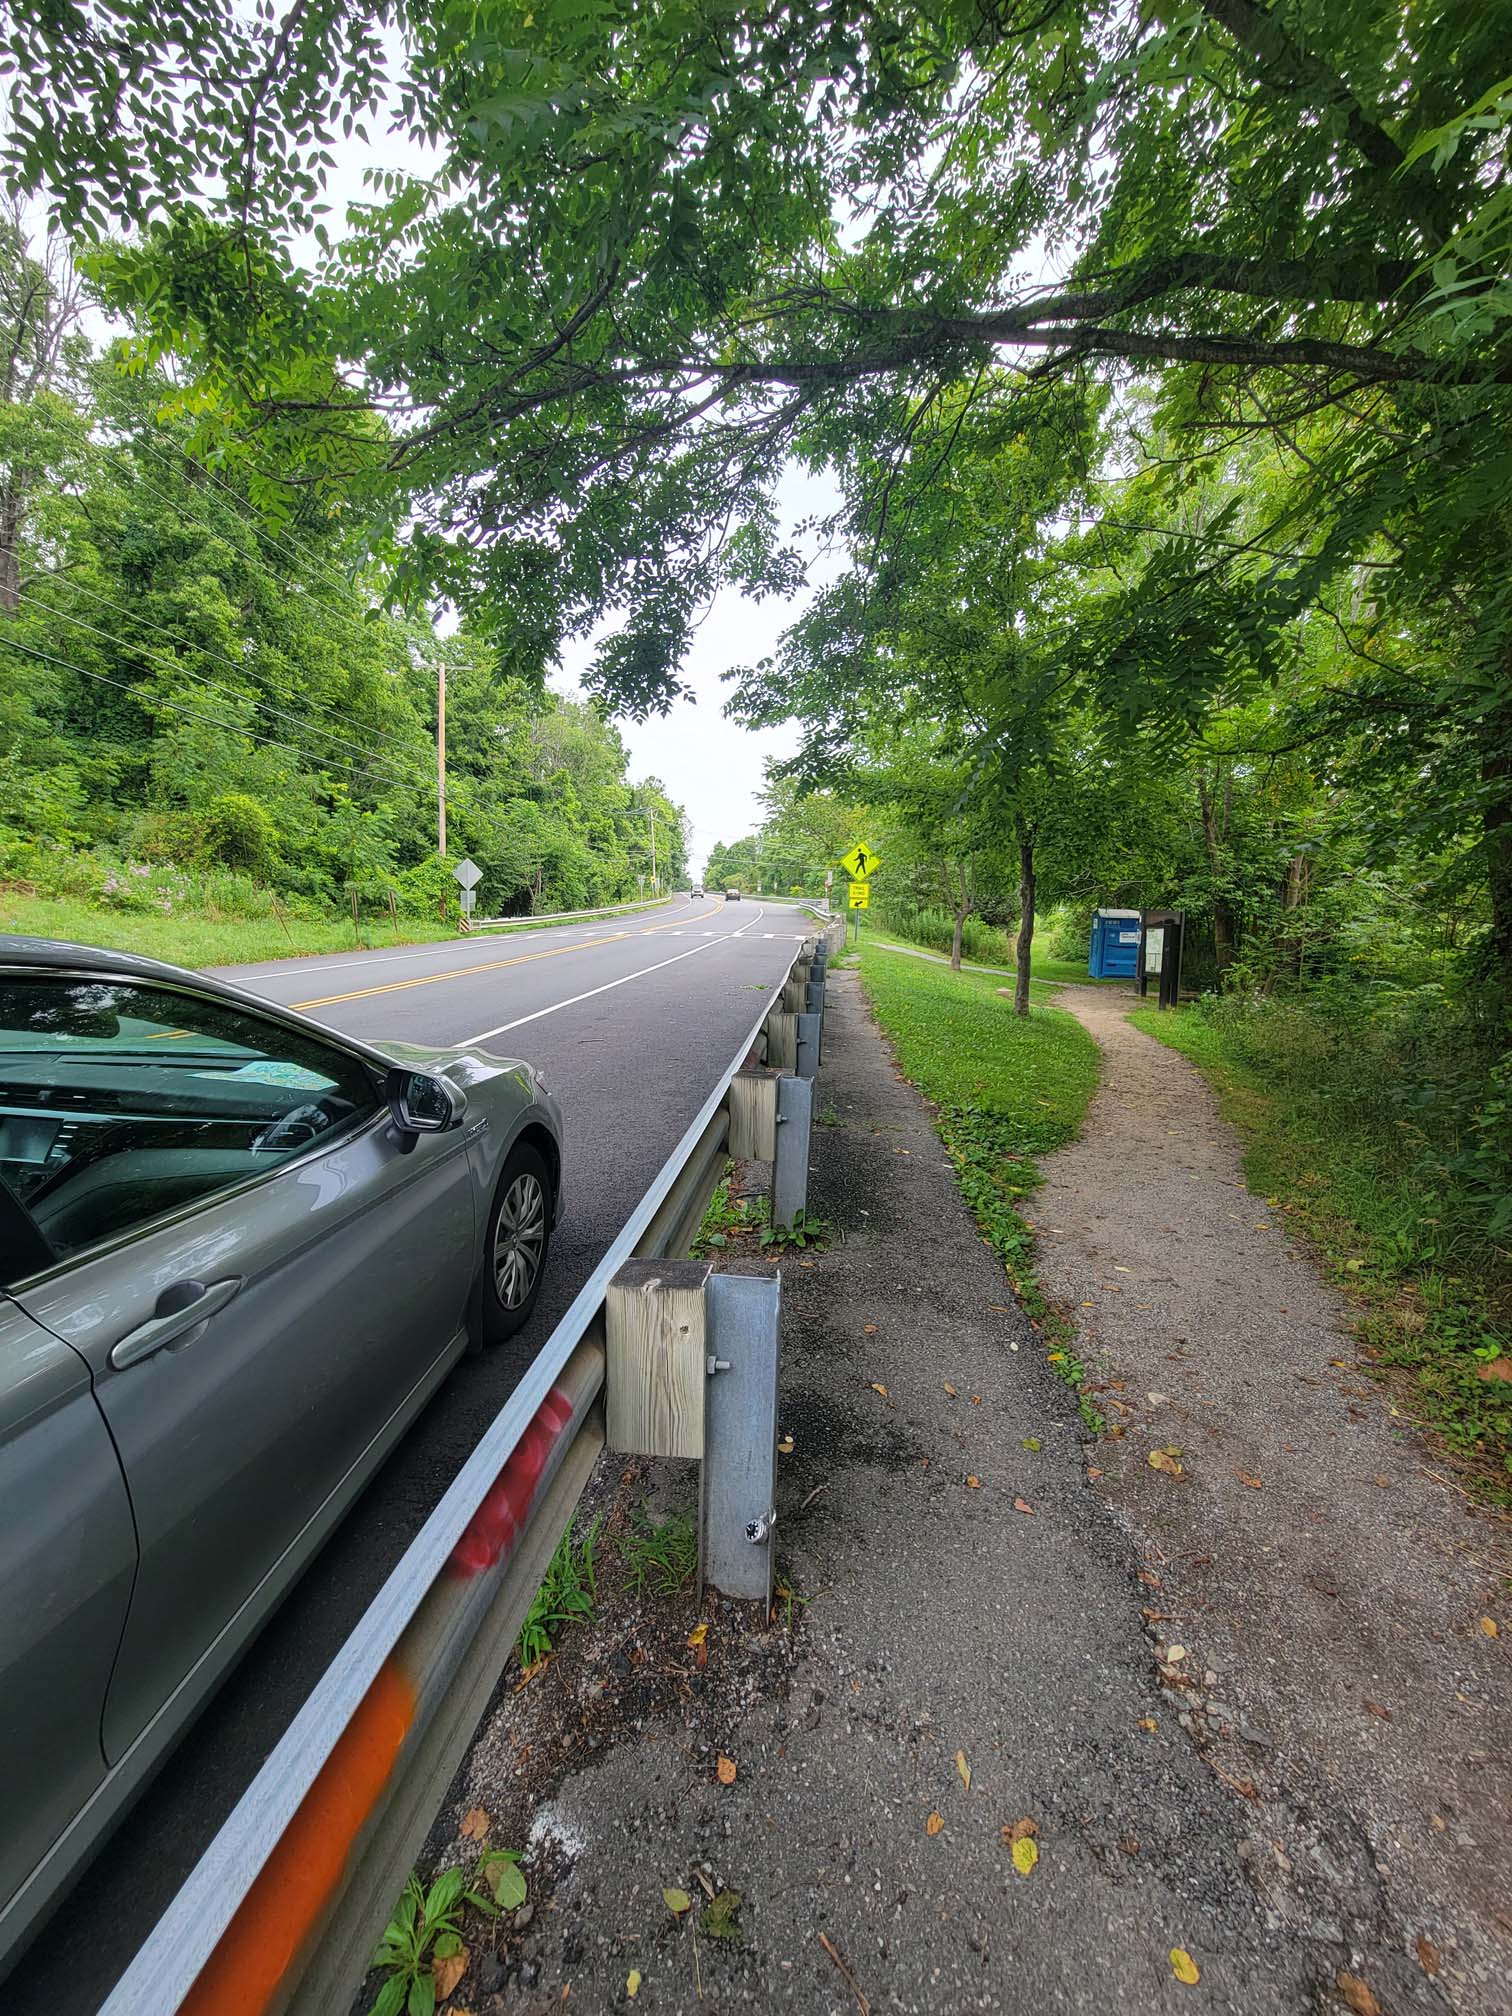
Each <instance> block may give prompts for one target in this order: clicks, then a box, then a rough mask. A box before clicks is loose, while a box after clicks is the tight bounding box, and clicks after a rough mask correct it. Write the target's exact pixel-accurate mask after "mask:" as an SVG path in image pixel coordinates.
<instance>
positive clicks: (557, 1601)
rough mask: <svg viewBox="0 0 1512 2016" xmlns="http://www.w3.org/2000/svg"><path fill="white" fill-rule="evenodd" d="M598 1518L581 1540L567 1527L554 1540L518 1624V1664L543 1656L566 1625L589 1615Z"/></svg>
mask: <svg viewBox="0 0 1512 2016" xmlns="http://www.w3.org/2000/svg"><path fill="white" fill-rule="evenodd" d="M603 1523H604V1522H603V1520H602V1519H595V1520H594V1522H593V1524H592V1525H591V1526H590V1527H589V1528H588V1531H587V1532H586V1533H585V1534H584V1535H583V1537H582V1538H581V1539H579V1538H578V1537H577V1533H576V1530H575V1528H574V1527H572V1526H569V1527H568V1528H567V1531H566V1532H565V1533H564V1534H563V1535H562V1537H561V1539H560V1541H559V1542H558V1543H557V1550H556V1552H555V1554H553V1555H552V1557H551V1566H550V1567H549V1568H548V1569H547V1570H546V1574H545V1578H544V1579H543V1581H542V1583H541V1586H540V1588H539V1589H537V1591H536V1593H535V1595H534V1596H533V1597H532V1598H531V1602H530V1608H529V1610H528V1611H527V1612H526V1614H525V1622H524V1623H523V1624H522V1625H521V1626H520V1643H519V1657H520V1664H521V1665H522V1666H533V1665H534V1664H535V1663H536V1661H537V1660H538V1659H544V1658H545V1657H546V1654H547V1653H548V1652H549V1651H550V1650H551V1648H552V1646H553V1645H555V1643H556V1641H557V1639H558V1638H559V1637H560V1636H561V1635H562V1633H563V1631H565V1630H566V1629H567V1626H568V1625H569V1624H581V1623H583V1622H585V1621H586V1620H587V1619H588V1618H589V1617H591V1616H592V1615H593V1604H594V1598H595V1597H596V1596H597V1594H598V1575H597V1570H596V1567H595V1564H594V1550H595V1548H596V1547H597V1545H598V1536H599V1528H600V1527H601V1526H602V1525H603Z"/></svg>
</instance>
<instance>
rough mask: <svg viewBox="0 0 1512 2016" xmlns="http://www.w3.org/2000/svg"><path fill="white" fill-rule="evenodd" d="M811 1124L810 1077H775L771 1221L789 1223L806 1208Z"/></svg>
mask: <svg viewBox="0 0 1512 2016" xmlns="http://www.w3.org/2000/svg"><path fill="white" fill-rule="evenodd" d="M813 1125H814V1081H813V1079H812V1078H789V1077H787V1076H783V1077H781V1078H779V1079H778V1080H777V1127H776V1134H777V1140H776V1152H775V1153H774V1155H773V1156H772V1223H773V1224H774V1225H788V1226H790V1225H791V1224H792V1223H793V1220H794V1219H795V1218H796V1217H797V1215H798V1213H799V1212H800V1211H806V1210H807V1209H808V1176H809V1142H810V1136H811V1134H812V1132H813Z"/></svg>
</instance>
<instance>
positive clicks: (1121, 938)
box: [1087, 910, 1139, 980]
mask: <svg viewBox="0 0 1512 2016" xmlns="http://www.w3.org/2000/svg"><path fill="white" fill-rule="evenodd" d="M1138 968H1139V912H1138V911H1137V910H1094V911H1093V913H1092V952H1091V956H1090V957H1089V958H1088V960H1087V971H1088V972H1089V973H1090V974H1091V976H1092V978H1093V979H1094V980H1132V979H1133V978H1134V976H1135V974H1136V972H1137V971H1138Z"/></svg>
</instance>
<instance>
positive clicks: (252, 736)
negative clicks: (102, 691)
mask: <svg viewBox="0 0 1512 2016" xmlns="http://www.w3.org/2000/svg"><path fill="white" fill-rule="evenodd" d="M0 649H5V650H11V651H19V652H21V653H22V654H23V655H24V656H25V657H27V658H35V659H37V660H38V661H39V662H40V663H42V664H44V665H56V666H58V667H59V668H60V669H61V670H62V671H64V672H73V673H76V674H77V675H78V677H79V678H81V679H94V680H97V681H98V683H99V684H100V685H102V686H114V687H115V688H116V689H117V690H118V691H119V692H121V693H129V694H130V695H131V696H132V698H133V699H135V700H136V701H137V702H138V704H139V705H145V704H146V702H147V699H148V698H149V697H150V700H151V703H152V705H153V706H155V707H167V708H169V709H171V710H172V712H173V713H175V714H184V715H187V716H188V718H189V719H190V720H191V721H203V722H206V723H208V725H209V726H210V727H212V728H224V729H226V730H227V731H228V733H230V734H232V735H245V736H246V738H247V739H248V741H249V742H261V743H264V744H266V745H267V746H268V747H269V748H272V749H285V750H287V751H288V752H289V754H290V755H291V756H299V757H302V758H303V760H304V761H305V762H307V763H308V762H310V761H312V760H313V761H315V762H319V763H324V764H326V765H327V766H328V767H329V768H331V769H333V770H345V771H348V772H349V773H350V774H351V775H352V776H354V777H361V776H372V775H373V774H374V773H373V772H372V771H371V770H363V769H361V768H360V767H359V766H358V765H357V764H355V763H344V762H342V761H341V759H340V758H339V757H336V756H331V757H326V756H322V755H320V754H319V752H318V751H314V750H310V749H306V748H302V747H301V746H300V745H299V744H298V743H295V742H285V741H283V740H282V739H281V738H280V737H279V736H277V735H261V734H259V733H258V731H257V730H256V729H255V728H248V727H246V726H244V725H243V724H242V723H241V722H239V721H224V720H222V719H221V717H220V716H219V715H217V714H203V713H201V712H200V710H199V709H198V708H197V707H186V706H184V704H183V703H182V701H178V700H169V699H166V698H165V697H164V696H163V695H162V694H160V693H153V694H151V695H150V696H146V695H144V694H143V692H142V689H141V687H140V686H139V685H134V684H132V682H131V681H129V680H126V679H112V678H111V677H110V675H109V673H108V672H92V671H91V670H90V669H89V667H88V666H87V665H76V664H74V662H73V660H72V659H71V658H60V657H59V656H58V655H57V653H56V652H53V651H41V650H38V648H37V647H36V645H34V644H23V643H22V642H21V641H20V639H19V638H16V637H5V636H0ZM377 774H378V775H380V776H383V775H387V773H386V772H381V771H380V772H378V773H377ZM393 781H395V782H398V783H403V784H406V785H409V784H410V783H411V780H410V779H408V778H397V779H394V780H393ZM427 781H428V780H427Z"/></svg>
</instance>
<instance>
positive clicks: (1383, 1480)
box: [1375, 1477, 1391, 1491]
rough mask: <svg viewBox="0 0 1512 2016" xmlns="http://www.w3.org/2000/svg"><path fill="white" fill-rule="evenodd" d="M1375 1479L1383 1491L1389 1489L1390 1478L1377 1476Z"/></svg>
mask: <svg viewBox="0 0 1512 2016" xmlns="http://www.w3.org/2000/svg"><path fill="white" fill-rule="evenodd" d="M1375 1481H1376V1482H1377V1484H1379V1485H1380V1487H1381V1489H1382V1490H1383V1491H1389V1490H1390V1489H1391V1479H1390V1478H1389V1477H1377V1479H1376V1480H1375Z"/></svg>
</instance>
